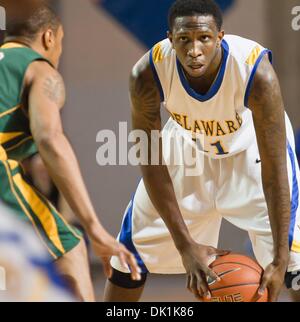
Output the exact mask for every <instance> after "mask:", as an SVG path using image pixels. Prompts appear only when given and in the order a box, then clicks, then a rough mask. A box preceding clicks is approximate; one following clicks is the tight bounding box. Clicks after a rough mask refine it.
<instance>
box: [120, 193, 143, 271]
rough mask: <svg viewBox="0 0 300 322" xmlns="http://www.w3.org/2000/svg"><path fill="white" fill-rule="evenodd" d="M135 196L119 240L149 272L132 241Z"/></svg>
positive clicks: (141, 266)
mask: <svg viewBox="0 0 300 322" xmlns="http://www.w3.org/2000/svg"><path fill="white" fill-rule="evenodd" d="M133 202H134V197H133V198H132V200H131V205H130V208H129V209H128V211H127V214H126V215H125V218H124V222H123V225H122V228H121V232H120V238H119V241H120V242H121V243H122V244H124V245H125V246H126V248H127V249H128V250H129V251H130V252H131V253H132V254H133V255H134V256H135V258H136V260H137V263H138V265H139V266H140V268H141V270H142V273H148V269H147V267H146V265H145V264H144V262H143V260H142V258H141V256H140V255H139V253H138V251H137V250H136V248H135V246H134V244H133V241H132V209H133Z"/></svg>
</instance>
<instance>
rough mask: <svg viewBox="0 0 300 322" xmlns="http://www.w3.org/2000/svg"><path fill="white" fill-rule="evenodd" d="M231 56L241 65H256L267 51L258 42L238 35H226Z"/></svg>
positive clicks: (225, 40) (225, 39) (226, 42)
mask: <svg viewBox="0 0 300 322" xmlns="http://www.w3.org/2000/svg"><path fill="white" fill-rule="evenodd" d="M224 43H225V44H226V45H225V46H226V47H227V48H228V51H229V55H230V56H231V57H232V58H233V59H234V60H235V61H236V62H237V63H239V64H246V65H250V66H251V65H254V64H255V62H256V61H257V59H258V58H259V56H260V55H262V54H263V53H264V52H265V51H266V50H267V49H266V48H265V47H264V46H262V45H261V44H259V43H258V42H256V41H254V40H251V39H247V38H244V37H240V36H237V35H225V36H224Z"/></svg>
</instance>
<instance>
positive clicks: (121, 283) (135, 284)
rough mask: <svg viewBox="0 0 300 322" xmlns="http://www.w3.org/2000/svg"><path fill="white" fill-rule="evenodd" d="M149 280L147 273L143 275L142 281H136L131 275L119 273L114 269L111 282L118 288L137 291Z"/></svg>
mask: <svg viewBox="0 0 300 322" xmlns="http://www.w3.org/2000/svg"><path fill="white" fill-rule="evenodd" d="M146 280H147V273H142V274H141V279H140V280H139V281H134V280H132V278H131V274H129V273H123V272H120V271H117V270H116V269H114V268H113V273H112V276H111V278H109V281H110V282H111V283H112V284H113V285H116V286H118V287H122V288H126V289H137V288H140V287H142V286H144V285H145V283H146Z"/></svg>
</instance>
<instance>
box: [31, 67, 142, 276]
mask: <svg viewBox="0 0 300 322" xmlns="http://www.w3.org/2000/svg"><path fill="white" fill-rule="evenodd" d="M25 87H28V88H29V95H28V113H29V119H30V128H31V132H32V135H33V138H34V140H35V142H36V144H37V147H38V150H39V153H40V155H41V157H42V159H43V161H44V163H45V165H46V167H47V169H48V171H49V174H50V176H51V178H52V179H53V181H54V182H55V184H56V185H57V187H58V189H59V190H60V191H61V192H62V194H63V195H64V197H65V198H66V200H67V202H68V203H69V205H70V206H71V208H72V209H73V211H74V213H75V214H76V215H77V216H78V217H79V219H80V221H81V223H82V225H83V226H84V228H85V229H86V231H87V233H88V235H89V237H90V239H91V241H92V245H93V248H94V251H95V253H96V254H97V255H98V256H100V257H101V258H102V261H103V263H104V268H105V271H106V274H107V275H108V276H110V275H111V267H110V264H109V257H110V256H113V255H116V256H118V257H119V258H120V259H121V261H122V263H123V264H124V265H125V266H126V264H129V265H130V267H131V269H132V277H133V279H139V273H138V266H137V264H136V261H135V258H134V256H133V255H132V254H131V253H130V252H129V251H127V249H126V248H125V247H124V246H123V245H121V244H119V243H117V242H116V241H115V239H114V238H113V237H112V236H111V235H110V234H109V233H108V232H107V231H106V230H105V229H104V228H103V226H102V225H101V223H100V222H99V220H98V217H97V216H96V213H95V210H94V208H93V206H92V203H91V201H90V199H89V196H88V193H87V190H86V188H85V184H84V182H83V179H82V176H81V172H80V169H79V165H78V162H77V159H76V156H75V154H74V152H73V149H72V147H71V145H70V143H69V141H68V139H67V138H66V136H65V134H64V132H63V127H62V122H61V117H60V110H61V108H62V107H63V105H64V103H65V87H64V82H63V80H62V77H61V76H60V74H59V73H58V72H57V71H56V70H55V69H53V68H52V67H51V66H50V65H49V64H48V63H46V62H35V63H32V64H31V65H30V67H29V68H28V71H27V73H26V79H25Z"/></svg>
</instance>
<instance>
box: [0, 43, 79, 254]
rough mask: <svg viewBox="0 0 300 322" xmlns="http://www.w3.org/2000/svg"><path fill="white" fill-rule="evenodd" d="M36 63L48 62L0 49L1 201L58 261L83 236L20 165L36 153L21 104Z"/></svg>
mask: <svg viewBox="0 0 300 322" xmlns="http://www.w3.org/2000/svg"><path fill="white" fill-rule="evenodd" d="M37 60H42V61H47V60H46V59H45V58H43V57H42V56H41V55H39V54H38V53H37V52H35V51H34V50H32V49H30V48H28V47H25V46H22V45H19V44H16V43H8V44H6V45H4V46H2V47H1V48H0V202H4V204H6V205H7V206H9V207H10V208H11V209H12V210H13V211H14V212H15V214H16V215H18V216H19V218H21V219H22V220H24V221H26V222H28V223H29V224H31V225H32V226H33V228H34V229H35V231H36V233H37V235H38V236H39V237H40V240H41V242H42V243H43V244H44V245H45V247H46V248H47V249H48V251H49V253H50V254H51V255H52V256H53V258H55V259H57V258H59V257H61V256H63V255H64V254H65V253H66V252H69V251H70V250H71V249H73V248H74V247H75V246H76V245H77V244H78V243H79V242H80V240H81V234H80V233H79V232H78V231H77V230H76V229H74V228H73V227H71V226H70V225H68V223H67V222H66V221H65V220H64V218H63V217H62V216H61V215H60V214H59V212H58V211H57V210H56V209H55V208H54V207H53V205H52V204H51V203H50V202H49V201H48V200H47V199H46V198H45V197H44V196H42V195H41V194H40V193H39V191H37V190H36V189H35V188H34V187H32V186H31V185H30V184H29V183H28V182H27V181H26V179H25V176H24V173H23V170H22V167H21V166H20V162H21V161H22V160H24V159H26V158H28V157H30V156H32V155H33V154H35V153H37V148H36V145H35V143H34V141H33V137H32V135H31V132H30V123H29V118H28V115H27V110H26V106H23V105H22V104H23V102H22V92H23V82H24V76H25V73H26V70H27V68H28V66H29V65H30V64H31V63H32V62H34V61H37ZM49 64H50V63H49ZM0 216H1V214H0Z"/></svg>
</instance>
